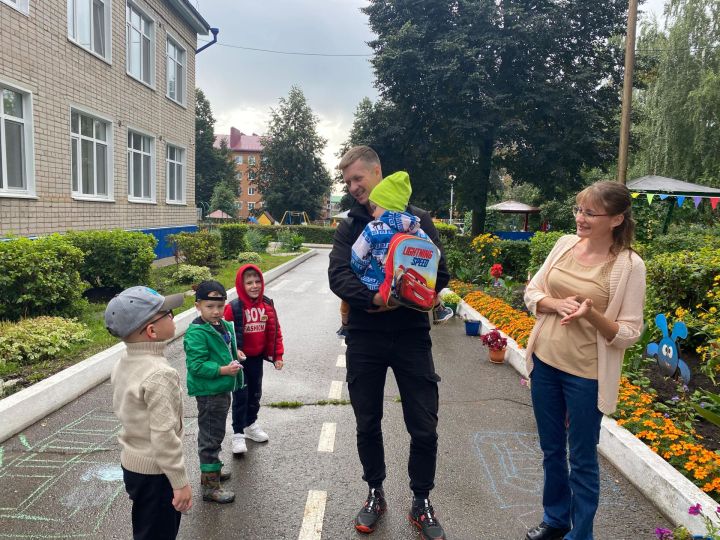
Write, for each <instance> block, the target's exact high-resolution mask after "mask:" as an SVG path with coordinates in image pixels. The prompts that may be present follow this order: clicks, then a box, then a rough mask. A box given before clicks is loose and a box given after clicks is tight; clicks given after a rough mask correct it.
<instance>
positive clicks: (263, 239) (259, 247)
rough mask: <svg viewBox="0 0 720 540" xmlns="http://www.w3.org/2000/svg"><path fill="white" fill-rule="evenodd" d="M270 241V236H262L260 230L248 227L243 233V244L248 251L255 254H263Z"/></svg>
mask: <svg viewBox="0 0 720 540" xmlns="http://www.w3.org/2000/svg"><path fill="white" fill-rule="evenodd" d="M271 239H272V236H271V235H269V234H263V233H262V232H261V231H260V230H258V229H255V228H252V227H249V228H248V231H247V232H246V233H245V243H246V244H247V249H248V251H254V252H256V253H264V252H265V251H267V247H268V245H269V244H270V240H271Z"/></svg>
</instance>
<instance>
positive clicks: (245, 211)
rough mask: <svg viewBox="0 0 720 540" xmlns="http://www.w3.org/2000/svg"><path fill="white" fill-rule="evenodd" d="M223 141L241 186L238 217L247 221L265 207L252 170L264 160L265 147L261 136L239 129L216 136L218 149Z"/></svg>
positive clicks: (232, 129)
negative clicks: (231, 157)
mask: <svg viewBox="0 0 720 540" xmlns="http://www.w3.org/2000/svg"><path fill="white" fill-rule="evenodd" d="M221 141H225V142H226V143H227V145H228V148H229V149H230V151H231V152H232V156H233V159H234V160H235V169H236V170H237V173H236V178H237V181H238V183H239V184H240V189H239V191H240V195H239V197H238V217H240V218H242V219H247V218H248V217H250V216H251V215H252V211H253V210H258V209H261V208H262V206H263V202H262V193H260V191H258V189H257V186H255V185H253V184H252V183H251V180H252V176H253V173H252V169H253V167H254V166H255V165H260V159H261V158H262V151H263V146H262V144H261V143H260V135H257V134H255V133H253V134H252V135H245V134H244V133H242V132H241V131H240V130H238V129H235V128H230V135H216V136H215V147H216V148H219V147H220V143H221ZM276 219H277V216H276Z"/></svg>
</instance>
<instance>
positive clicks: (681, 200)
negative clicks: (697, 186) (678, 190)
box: [677, 195, 685, 206]
mask: <svg viewBox="0 0 720 540" xmlns="http://www.w3.org/2000/svg"><path fill="white" fill-rule="evenodd" d="M684 202H685V196H684V195H678V198H677V203H678V206H682V205H683V203H684Z"/></svg>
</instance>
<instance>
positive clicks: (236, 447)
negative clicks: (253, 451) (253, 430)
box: [232, 433, 247, 454]
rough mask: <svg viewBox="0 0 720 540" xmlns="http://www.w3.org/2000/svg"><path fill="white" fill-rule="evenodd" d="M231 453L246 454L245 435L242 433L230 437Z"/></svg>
mask: <svg viewBox="0 0 720 540" xmlns="http://www.w3.org/2000/svg"><path fill="white" fill-rule="evenodd" d="M232 451H233V454H244V453H245V452H247V444H246V443H245V435H243V434H242V433H235V434H233V437H232Z"/></svg>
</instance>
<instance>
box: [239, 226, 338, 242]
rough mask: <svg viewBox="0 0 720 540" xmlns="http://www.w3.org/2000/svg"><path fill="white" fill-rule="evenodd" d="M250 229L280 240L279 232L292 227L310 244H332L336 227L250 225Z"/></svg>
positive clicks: (292, 229)
mask: <svg viewBox="0 0 720 540" xmlns="http://www.w3.org/2000/svg"><path fill="white" fill-rule="evenodd" d="M248 228H249V230H251V231H258V232H260V233H262V234H265V235H270V236H271V237H272V240H274V241H278V237H277V235H278V233H279V232H280V231H283V230H288V229H290V230H291V231H293V232H294V233H296V234H299V235H301V236H302V237H303V238H304V239H305V240H304V241H305V242H307V243H308V244H332V242H333V236H334V234H335V228H333V227H319V226H317V225H283V226H279V225H248Z"/></svg>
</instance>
